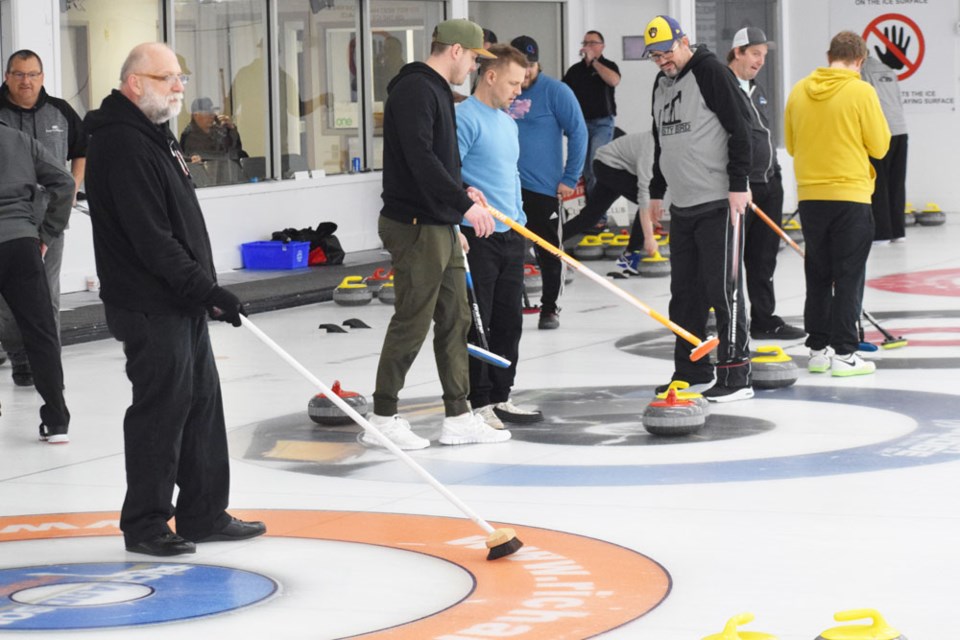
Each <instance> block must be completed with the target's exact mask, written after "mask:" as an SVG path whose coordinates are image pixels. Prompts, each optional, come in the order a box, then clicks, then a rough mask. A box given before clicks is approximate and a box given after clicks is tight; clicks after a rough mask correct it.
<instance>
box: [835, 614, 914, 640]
mask: <svg viewBox="0 0 960 640" xmlns="http://www.w3.org/2000/svg"><path fill="white" fill-rule="evenodd" d="M864 618H870V620H871V624H868V625H867V624H855V625H846V626H842V627H832V628H830V629H827V630H826V631H824V632H823V633H821V634H820V635H818V636H817V638H816V640H907V637H906V636H904V635H902V634H901V633H900V632H899V631H897V630H896V629H894V628H893V627H891V626H890V625H889V624H887V621H886V620H884V619H883V616H881V615H880V612H879V611H877V610H876V609H852V610H850V611H839V612H837V613H835V614H834V615H833V619H834V620H836V621H837V622H851V621H853V620H862V619H864Z"/></svg>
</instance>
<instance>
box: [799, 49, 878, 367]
mask: <svg viewBox="0 0 960 640" xmlns="http://www.w3.org/2000/svg"><path fill="white" fill-rule="evenodd" d="M866 58H867V45H866V43H865V42H864V41H863V38H861V37H860V36H859V35H857V34H856V33H853V32H852V31H841V32H840V33H838V34H837V35H836V36H834V38H833V40H831V41H830V50H829V51H827V62H828V65H829V66H827V67H820V68H818V69H817V70H816V71H814V72H813V73H811V74H810V75H809V76H807V77H806V78H804V79H803V80H801V81H800V82H798V83H797V84H796V86H794V87H793V90H792V91H791V92H790V97H789V98H788V100H787V107H786V113H785V115H784V129H785V142H786V147H787V153H789V154H790V155H791V156H793V168H794V173H795V174H796V178H797V197H798V199H799V201H800V223H801V225H802V227H803V240H804V242H805V243H806V254H807V257H806V261H805V264H804V273H805V276H806V283H807V298H806V303H805V305H804V311H803V320H804V328H805V329H806V331H807V334H808V336H807V342H806V345H807V347H808V348H809V349H810V360H809V362H808V365H807V368H808V369H809V370H810V371H811V372H813V373H825V372H826V371H830V370H832V373H833V375H834V376H856V375H865V374H870V373H873V372H874V371H875V370H876V365H875V364H874V363H872V362H869V361H864V360H863V359H862V358H861V357H860V356H859V355H858V354H857V346H858V345H859V336H858V333H857V320H858V318H859V317H860V310H861V304H862V303H863V286H864V278H865V273H866V264H867V256H868V255H869V254H870V246H871V244H872V241H873V218H872V216H871V212H870V197H871V195H872V194H873V187H874V178H875V176H876V174H875V173H874V170H873V167H872V165H871V164H870V157H873V158H882V157H883V156H884V155H885V154H886V153H887V148H888V147H889V145H890V129H889V127H888V126H887V121H886V119H885V118H884V117H883V111H881V109H880V101H879V99H878V98H877V92H876V91H875V90H874V89H873V87H871V86H870V85H869V84H867V83H866V82H864V81H863V80H861V79H860V67H861V66H862V65H863V62H864V60H866Z"/></svg>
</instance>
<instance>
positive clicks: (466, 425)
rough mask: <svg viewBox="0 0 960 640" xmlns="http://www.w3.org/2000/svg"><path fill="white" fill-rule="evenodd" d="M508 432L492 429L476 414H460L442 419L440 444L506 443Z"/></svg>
mask: <svg viewBox="0 0 960 640" xmlns="http://www.w3.org/2000/svg"><path fill="white" fill-rule="evenodd" d="M509 439H510V432H509V431H507V430H506V429H503V430H497V429H494V428H492V427H491V426H490V425H488V424H487V423H486V422H484V421H483V418H482V417H480V415H478V414H476V413H470V412H467V413H462V414H460V415H459V416H454V417H452V418H449V417H448V418H444V419H443V429H442V430H441V431H440V444H487V443H493V442H506V441H507V440H509Z"/></svg>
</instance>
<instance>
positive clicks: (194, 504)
mask: <svg viewBox="0 0 960 640" xmlns="http://www.w3.org/2000/svg"><path fill="white" fill-rule="evenodd" d="M104 311H105V312H106V316H107V326H108V327H109V329H110V333H111V334H113V336H114V337H115V338H116V339H117V340H120V341H121V342H123V352H124V354H125V355H126V357H127V377H128V378H129V379H130V382H131V383H132V384H133V402H132V403H131V404H130V407H129V408H128V409H127V413H126V416H125V417H124V420H123V438H124V456H125V461H126V469H127V495H126V498H125V499H124V501H123V509H122V511H121V512H120V529H121V530H122V531H123V536H124V539H125V540H126V542H127V543H128V544H136V543H137V542H141V541H143V540H147V539H150V538H152V537H155V536H158V535H160V534H162V533H165V532H167V531H170V528H169V525H168V524H167V521H168V520H169V519H170V518H171V517H172V516H174V515H176V517H177V533H178V534H180V535H181V536H183V537H185V538H193V539H196V538H203V537H205V536H207V535H209V534H211V533H213V532H214V531H218V530H219V529H221V528H223V527H224V526H226V524H227V523H228V522H229V518H230V517H229V516H228V515H227V513H226V509H227V502H228V499H229V493H230V461H229V457H228V453H227V433H226V426H225V424H224V418H223V401H222V399H221V397H220V377H219V374H218V373H217V365H216V362H215V361H214V358H213V350H212V349H211V347H210V336H209V334H208V333H207V320H206V318H204V317H199V318H193V317H182V316H159V315H147V314H144V313H139V312H135V311H128V310H126V309H121V308H119V307H116V306H113V305H110V304H105V305H104ZM174 486H176V487H179V489H180V492H179V494H178V495H177V505H176V509H174V507H173V505H172V504H171V501H172V499H173V490H174Z"/></svg>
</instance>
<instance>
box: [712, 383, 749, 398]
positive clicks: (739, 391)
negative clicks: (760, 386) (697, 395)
mask: <svg viewBox="0 0 960 640" xmlns="http://www.w3.org/2000/svg"><path fill="white" fill-rule="evenodd" d="M703 397H704V398H706V399H707V400H709V401H710V402H736V401H737V400H749V399H750V398H752V397H753V387H725V386H723V385H719V384H718V385H715V386H713V387H711V388H709V389H707V390H706V391H704V392H703Z"/></svg>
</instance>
